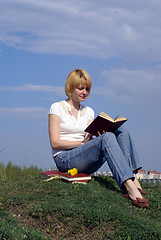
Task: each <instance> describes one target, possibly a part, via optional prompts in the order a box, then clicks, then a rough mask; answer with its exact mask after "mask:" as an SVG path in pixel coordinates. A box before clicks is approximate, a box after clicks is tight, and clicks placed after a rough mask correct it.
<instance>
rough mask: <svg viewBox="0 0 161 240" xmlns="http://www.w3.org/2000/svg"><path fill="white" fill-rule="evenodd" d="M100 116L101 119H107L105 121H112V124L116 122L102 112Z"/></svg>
mask: <svg viewBox="0 0 161 240" xmlns="http://www.w3.org/2000/svg"><path fill="white" fill-rule="evenodd" d="M99 116H100V117H103V118H105V119H108V120H109V121H111V122H114V120H113V118H112V117H110V116H109V115H107V114H106V113H104V112H101V113H100V114H99Z"/></svg>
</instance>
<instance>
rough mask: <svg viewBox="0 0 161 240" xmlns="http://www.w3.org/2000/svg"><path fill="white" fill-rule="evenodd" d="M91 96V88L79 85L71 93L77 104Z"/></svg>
mask: <svg viewBox="0 0 161 240" xmlns="http://www.w3.org/2000/svg"><path fill="white" fill-rule="evenodd" d="M88 95H89V88H88V87H87V86H86V85H81V84H80V85H79V86H78V87H76V88H75V89H74V90H73V91H72V92H71V98H72V100H73V101H76V102H83V101H85V100H86V98H87V97H88Z"/></svg>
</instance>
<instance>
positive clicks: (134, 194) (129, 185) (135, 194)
mask: <svg viewBox="0 0 161 240" xmlns="http://www.w3.org/2000/svg"><path fill="white" fill-rule="evenodd" d="M124 185H125V188H126V190H127V192H128V195H129V197H130V198H131V199H133V200H136V199H137V198H143V196H142V195H141V193H140V191H139V190H138V188H137V186H136V185H135V183H134V181H132V180H131V179H128V180H127V181H125V182H124Z"/></svg>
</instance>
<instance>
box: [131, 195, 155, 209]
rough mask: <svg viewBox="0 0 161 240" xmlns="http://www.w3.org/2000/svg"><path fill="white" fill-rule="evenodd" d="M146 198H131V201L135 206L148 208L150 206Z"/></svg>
mask: <svg viewBox="0 0 161 240" xmlns="http://www.w3.org/2000/svg"><path fill="white" fill-rule="evenodd" d="M147 200H148V199H146V198H144V197H143V198H136V200H134V199H131V202H132V204H133V205H134V206H136V207H142V208H148V207H149V206H150V203H149V201H147Z"/></svg>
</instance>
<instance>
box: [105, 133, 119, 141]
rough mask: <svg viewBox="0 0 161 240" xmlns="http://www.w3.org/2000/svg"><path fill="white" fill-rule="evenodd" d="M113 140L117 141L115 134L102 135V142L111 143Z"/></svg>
mask: <svg viewBox="0 0 161 240" xmlns="http://www.w3.org/2000/svg"><path fill="white" fill-rule="evenodd" d="M112 139H116V137H115V134H114V133H112V132H106V133H103V134H102V140H106V141H111V140H112Z"/></svg>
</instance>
